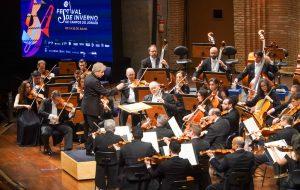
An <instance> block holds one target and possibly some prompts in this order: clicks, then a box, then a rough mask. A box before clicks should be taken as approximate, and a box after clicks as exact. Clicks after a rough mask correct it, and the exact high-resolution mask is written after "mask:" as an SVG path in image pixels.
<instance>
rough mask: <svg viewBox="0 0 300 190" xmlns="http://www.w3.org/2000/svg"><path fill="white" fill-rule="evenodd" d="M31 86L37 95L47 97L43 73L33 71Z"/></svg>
mask: <svg viewBox="0 0 300 190" xmlns="http://www.w3.org/2000/svg"><path fill="white" fill-rule="evenodd" d="M30 84H31V87H32V89H33V90H35V91H36V92H37V93H39V94H44V95H45V86H44V82H43V79H42V78H41V73H40V72H39V71H33V72H32V73H31V80H30Z"/></svg>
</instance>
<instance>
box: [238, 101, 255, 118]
mask: <svg viewBox="0 0 300 190" xmlns="http://www.w3.org/2000/svg"><path fill="white" fill-rule="evenodd" d="M235 108H236V109H237V110H238V112H239V114H240V117H241V120H242V121H244V120H246V119H249V118H250V117H253V118H254V116H253V114H252V113H251V112H250V110H249V109H247V108H246V107H245V106H242V105H239V104H237V105H235Z"/></svg>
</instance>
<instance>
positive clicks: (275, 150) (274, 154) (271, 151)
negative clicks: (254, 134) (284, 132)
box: [265, 139, 287, 162]
mask: <svg viewBox="0 0 300 190" xmlns="http://www.w3.org/2000/svg"><path fill="white" fill-rule="evenodd" d="M265 146H267V147H272V146H275V147H274V148H267V151H268V153H269V154H270V156H271V158H272V160H273V162H277V161H278V159H279V158H280V159H282V158H284V156H285V155H286V153H285V152H281V151H279V150H278V148H276V146H278V147H285V146H287V143H286V142H285V140H284V139H281V140H278V141H272V142H268V143H265Z"/></svg>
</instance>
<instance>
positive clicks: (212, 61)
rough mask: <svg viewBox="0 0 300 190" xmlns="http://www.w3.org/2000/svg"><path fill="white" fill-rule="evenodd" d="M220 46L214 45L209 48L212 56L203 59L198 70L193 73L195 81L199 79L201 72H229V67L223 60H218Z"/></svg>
mask: <svg viewBox="0 0 300 190" xmlns="http://www.w3.org/2000/svg"><path fill="white" fill-rule="evenodd" d="M218 53H219V51H218V48H216V47H212V48H210V50H209V54H210V57H209V58H207V59H205V60H203V61H201V63H200V64H199V65H198V67H197V69H196V71H195V72H194V74H193V77H192V80H193V81H194V82H195V81H197V80H198V78H199V76H200V75H201V73H203V72H204V71H212V72H224V73H225V72H228V71H229V68H228V67H227V65H226V64H225V63H224V62H223V61H222V60H218Z"/></svg>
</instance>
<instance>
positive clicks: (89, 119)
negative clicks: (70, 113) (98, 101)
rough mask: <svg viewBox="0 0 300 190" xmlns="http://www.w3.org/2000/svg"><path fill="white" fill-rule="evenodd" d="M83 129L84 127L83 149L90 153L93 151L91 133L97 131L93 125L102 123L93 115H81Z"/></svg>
mask: <svg viewBox="0 0 300 190" xmlns="http://www.w3.org/2000/svg"><path fill="white" fill-rule="evenodd" d="M83 117H84V122H85V127H84V137H85V139H86V142H85V144H84V145H85V149H86V152H92V150H93V141H94V140H93V138H92V133H93V132H95V131H97V130H98V127H97V126H96V125H95V124H94V123H96V124H98V123H100V122H101V121H102V119H101V118H98V117H97V116H93V115H86V114H83Z"/></svg>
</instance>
